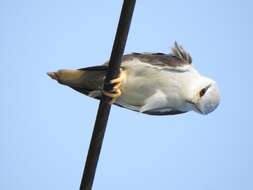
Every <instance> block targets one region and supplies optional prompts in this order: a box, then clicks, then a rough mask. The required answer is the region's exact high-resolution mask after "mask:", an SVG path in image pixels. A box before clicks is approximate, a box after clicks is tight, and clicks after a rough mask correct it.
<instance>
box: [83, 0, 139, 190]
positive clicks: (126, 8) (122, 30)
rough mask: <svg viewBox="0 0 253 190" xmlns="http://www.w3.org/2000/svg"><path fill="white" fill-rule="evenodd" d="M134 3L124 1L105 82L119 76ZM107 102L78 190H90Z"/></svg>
mask: <svg viewBox="0 0 253 190" xmlns="http://www.w3.org/2000/svg"><path fill="white" fill-rule="evenodd" d="M135 2H136V0H124V3H123V6H122V10H121V15H120V19H119V23H118V28H117V32H116V36H115V39H114V44H113V48H112V53H111V57H110V61H109V70H108V72H107V75H106V78H105V82H108V81H110V80H112V79H114V78H116V77H117V76H118V74H119V69H120V64H121V59H122V56H123V53H124V49H125V45H126V40H127V36H128V31H129V27H130V24H131V19H132V15H133V11H134V6H135ZM107 88H108V87H107V86H106V85H105V86H104V90H108V89H107ZM108 101H109V98H108V97H105V96H103V97H102V99H101V101H100V104H99V108H98V112H97V117H96V121H95V126H94V130H93V133H92V138H91V142H90V147H89V151H88V155H87V159H86V163H85V167H84V172H83V176H82V181H81V185H80V190H91V188H92V184H93V181H94V177H95V173H96V167H97V163H98V159H99V154H100V151H101V147H102V144H103V138H104V134H105V130H106V125H107V121H108V118H109V114H110V109H111V105H110V104H108V103H107V102H108Z"/></svg>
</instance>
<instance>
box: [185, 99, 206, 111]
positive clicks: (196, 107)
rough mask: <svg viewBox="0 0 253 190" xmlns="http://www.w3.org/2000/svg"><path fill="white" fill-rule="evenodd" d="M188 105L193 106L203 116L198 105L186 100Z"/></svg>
mask: <svg viewBox="0 0 253 190" xmlns="http://www.w3.org/2000/svg"><path fill="white" fill-rule="evenodd" d="M186 102H187V103H189V104H191V105H192V106H193V107H194V108H195V109H196V110H197V111H198V112H199V113H201V114H203V112H202V111H201V110H200V109H199V108H198V106H197V104H196V103H195V102H193V101H192V100H186Z"/></svg>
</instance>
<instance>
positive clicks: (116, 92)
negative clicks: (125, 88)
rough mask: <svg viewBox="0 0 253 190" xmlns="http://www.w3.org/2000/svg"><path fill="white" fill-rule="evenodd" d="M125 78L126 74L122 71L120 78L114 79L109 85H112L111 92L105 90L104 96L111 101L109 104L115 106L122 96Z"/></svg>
mask: <svg viewBox="0 0 253 190" xmlns="http://www.w3.org/2000/svg"><path fill="white" fill-rule="evenodd" d="M124 78H125V74H124V72H123V71H122V70H121V69H120V73H119V76H118V77H117V78H115V79H112V80H110V81H109V83H108V84H109V85H112V89H111V90H103V94H104V95H105V96H107V97H110V98H111V100H110V102H109V104H113V103H114V102H115V101H116V99H117V98H118V97H119V96H120V95H121V89H120V87H121V84H122V81H123V80H124Z"/></svg>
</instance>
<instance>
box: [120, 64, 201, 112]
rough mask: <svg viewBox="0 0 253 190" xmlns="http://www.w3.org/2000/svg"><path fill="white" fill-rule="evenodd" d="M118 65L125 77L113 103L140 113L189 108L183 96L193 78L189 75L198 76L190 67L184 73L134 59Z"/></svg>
mask: <svg viewBox="0 0 253 190" xmlns="http://www.w3.org/2000/svg"><path fill="white" fill-rule="evenodd" d="M122 66H123V67H124V70H125V71H126V78H125V80H124V81H123V83H122V87H121V89H122V95H121V96H120V98H118V100H117V101H116V103H117V104H119V105H121V106H124V107H127V108H129V109H132V110H135V111H141V112H143V111H146V110H148V109H158V110H159V109H161V110H167V111H168V110H169V109H172V110H173V109H177V110H178V109H181V111H188V110H189V108H188V106H187V104H186V102H185V98H186V96H187V91H188V89H189V87H190V86H191V81H192V79H194V78H196V77H193V75H196V76H197V75H199V74H198V73H197V72H196V71H195V70H194V69H193V68H192V67H190V68H189V70H187V71H185V72H175V71H171V70H161V69H159V68H154V67H152V66H147V65H146V63H141V62H140V61H138V60H137V61H136V60H132V61H129V62H127V63H125V64H124V63H123V65H122ZM192 69H193V71H194V72H191V71H192Z"/></svg>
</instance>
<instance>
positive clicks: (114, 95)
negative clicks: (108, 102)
mask: <svg viewBox="0 0 253 190" xmlns="http://www.w3.org/2000/svg"><path fill="white" fill-rule="evenodd" d="M103 94H104V95H106V96H108V97H110V98H118V97H119V96H120V95H121V90H120V89H117V90H115V91H113V92H107V91H104V90H103Z"/></svg>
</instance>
